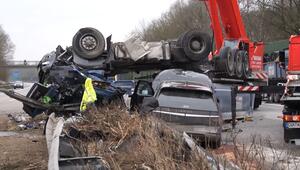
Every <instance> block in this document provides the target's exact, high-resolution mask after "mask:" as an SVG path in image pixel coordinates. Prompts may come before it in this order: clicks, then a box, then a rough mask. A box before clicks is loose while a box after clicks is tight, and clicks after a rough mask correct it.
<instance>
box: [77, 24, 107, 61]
mask: <svg viewBox="0 0 300 170" xmlns="http://www.w3.org/2000/svg"><path fill="white" fill-rule="evenodd" d="M72 47H73V50H74V52H75V54H77V55H78V56H79V57H81V58H83V59H87V60H93V59H95V58H97V57H98V56H100V55H101V54H102V53H103V52H104V49H105V39H104V37H103V35H102V33H101V32H99V31H98V30H97V29H95V28H81V29H80V30H79V31H78V32H77V33H76V34H75V36H74V37H73V42H72Z"/></svg>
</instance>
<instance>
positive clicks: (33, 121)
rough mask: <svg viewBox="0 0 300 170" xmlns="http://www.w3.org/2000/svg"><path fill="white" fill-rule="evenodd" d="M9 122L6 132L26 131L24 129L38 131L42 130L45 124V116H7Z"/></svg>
mask: <svg viewBox="0 0 300 170" xmlns="http://www.w3.org/2000/svg"><path fill="white" fill-rule="evenodd" d="M7 117H8V119H9V121H10V128H9V129H8V130H26V129H39V128H43V127H44V126H45V124H46V121H45V120H46V117H45V115H39V116H37V117H35V118H31V117H30V116H29V115H27V114H25V113H19V114H8V115H7Z"/></svg>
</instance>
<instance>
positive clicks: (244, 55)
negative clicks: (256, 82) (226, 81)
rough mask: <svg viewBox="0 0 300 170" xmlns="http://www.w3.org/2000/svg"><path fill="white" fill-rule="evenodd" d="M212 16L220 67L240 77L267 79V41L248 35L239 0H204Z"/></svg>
mask: <svg viewBox="0 0 300 170" xmlns="http://www.w3.org/2000/svg"><path fill="white" fill-rule="evenodd" d="M204 1H205V4H206V6H207V10H208V12H209V16H210V19H211V27H212V30H213V33H214V40H215V51H214V53H213V55H214V56H215V58H218V59H217V61H216V70H220V71H226V72H227V74H228V75H229V76H236V77H238V78H246V79H247V78H251V77H253V76H257V77H256V78H260V79H265V78H266V76H265V74H264V73H263V55H264V45H263V43H262V42H255V43H254V42H251V41H250V39H249V38H248V36H247V33H246V30H245V26H244V23H243V20H242V17H241V12H240V9H239V5H238V1H237V0H204Z"/></svg>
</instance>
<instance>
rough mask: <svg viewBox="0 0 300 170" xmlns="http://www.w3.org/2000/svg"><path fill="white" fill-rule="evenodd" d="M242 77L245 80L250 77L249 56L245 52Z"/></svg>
mask: <svg viewBox="0 0 300 170" xmlns="http://www.w3.org/2000/svg"><path fill="white" fill-rule="evenodd" d="M243 59H244V61H243V77H244V78H247V77H249V76H250V68H249V55H248V53H247V52H246V51H244V53H243Z"/></svg>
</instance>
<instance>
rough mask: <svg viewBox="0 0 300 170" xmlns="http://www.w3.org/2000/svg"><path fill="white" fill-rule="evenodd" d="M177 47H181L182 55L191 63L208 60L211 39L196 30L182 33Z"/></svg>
mask: <svg viewBox="0 0 300 170" xmlns="http://www.w3.org/2000/svg"><path fill="white" fill-rule="evenodd" d="M177 45H179V46H180V47H182V49H183V51H184V54H185V55H186V57H187V58H188V59H189V60H191V61H204V62H206V61H207V60H208V55H209V53H210V52H211V48H212V42H211V37H210V36H209V35H208V34H206V33H203V32H200V31H199V30H197V29H193V30H190V31H188V32H185V33H183V34H182V35H181V36H180V37H179V39H178V40H177Z"/></svg>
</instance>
